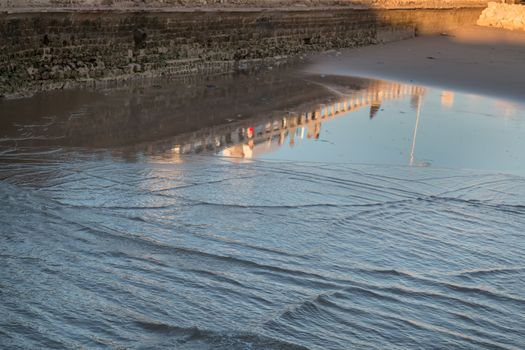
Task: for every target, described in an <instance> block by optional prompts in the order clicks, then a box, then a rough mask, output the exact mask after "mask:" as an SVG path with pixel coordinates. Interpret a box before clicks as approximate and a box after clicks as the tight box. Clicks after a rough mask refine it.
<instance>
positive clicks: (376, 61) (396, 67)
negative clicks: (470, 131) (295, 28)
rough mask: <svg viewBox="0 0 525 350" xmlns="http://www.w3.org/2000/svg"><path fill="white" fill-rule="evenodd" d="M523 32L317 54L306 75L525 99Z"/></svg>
mask: <svg viewBox="0 0 525 350" xmlns="http://www.w3.org/2000/svg"><path fill="white" fill-rule="evenodd" d="M524 45H525V32H515V31H509V30H504V29H497V28H487V27H464V28H460V29H457V30H454V31H451V32H450V33H443V35H439V36H428V37H416V38H413V39H407V40H403V41H398V42H392V43H386V44H382V45H375V46H369V47H363V48H357V49H353V50H340V51H339V52H338V54H336V55H333V54H331V55H326V54H325V55H322V54H321V55H318V56H316V57H314V59H313V60H312V62H311V63H310V65H309V66H308V67H307V68H306V69H305V70H304V71H305V72H307V73H309V74H321V75H341V76H355V77H363V78H370V79H383V80H395V81H399V82H403V83H409V84H416V85H425V86H429V87H437V88H443V89H450V90H454V91H458V92H465V93H473V94H479V95H485V96H492V97H498V98H503V99H507V100H512V101H515V102H523V101H525V84H524V81H523V77H522V75H520V74H519V72H523V71H525V60H524V59H523V58H524V57H525V56H524V55H525V50H524V49H523V47H524Z"/></svg>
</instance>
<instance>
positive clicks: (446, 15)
mask: <svg viewBox="0 0 525 350" xmlns="http://www.w3.org/2000/svg"><path fill="white" fill-rule="evenodd" d="M480 12H481V9H478V8H461V9H425V10H408V9H399V10H370V9H332V10H324V9H319V10H314V9H311V10H282V9H279V10H265V11H259V10H242V11H239V10H231V11H227V10H221V11H138V12H131V11H113V10H106V11H101V10H99V11H65V12H64V11H61V12H14V13H4V14H0V95H2V96H12V95H17V94H24V93H31V92H34V91H38V90H49V89H59V88H65V87H70V86H75V85H78V83H81V84H94V83H95V82H97V83H98V82H101V81H106V80H115V79H127V78H130V77H137V76H139V77H140V76H144V77H151V76H158V75H174V76H184V75H192V74H215V73H225V72H232V71H235V70H244V69H248V68H250V67H253V66H257V65H263V64H265V65H266V64H267V62H268V61H272V62H273V61H279V60H283V59H286V58H289V57H298V56H300V55H303V54H305V53H309V52H320V51H324V50H330V49H339V48H348V47H356V46H363V45H370V44H375V43H378V42H382V41H392V40H399V39H402V38H407V37H412V36H414V35H415V34H417V33H421V34H426V33H437V32H441V31H446V30H448V29H451V28H454V27H457V26H459V25H464V24H473V23H475V21H476V20H477V18H478V17H479V14H480Z"/></svg>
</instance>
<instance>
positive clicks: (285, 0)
mask: <svg viewBox="0 0 525 350" xmlns="http://www.w3.org/2000/svg"><path fill="white" fill-rule="evenodd" d="M486 4H487V1H486V0H0V8H2V7H3V8H55V9H56V8H88V9H94V8H113V9H124V8H144V9H152V8H174V7H186V8H187V7H207V8H209V7H219V8H246V7H248V8H253V7H258V8H277V7H278V8H285V7H308V8H311V7H323V6H330V7H332V6H339V7H360V8H458V7H485V6H486Z"/></svg>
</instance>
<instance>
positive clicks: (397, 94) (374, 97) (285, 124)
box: [175, 81, 425, 164]
mask: <svg viewBox="0 0 525 350" xmlns="http://www.w3.org/2000/svg"><path fill="white" fill-rule="evenodd" d="M424 93H425V88H423V87H417V86H410V85H403V84H398V83H389V82H379V81H376V82H373V83H371V84H370V85H369V86H368V87H367V88H366V89H365V90H362V91H355V92H351V93H348V94H344V95H342V96H340V97H339V98H338V99H337V101H336V102H334V103H332V104H322V105H319V106H317V107H316V108H314V109H312V110H311V111H305V112H301V113H287V114H286V115H284V116H282V117H279V118H276V119H270V120H268V121H265V122H262V123H261V124H258V125H254V126H249V127H239V128H238V129H235V130H232V131H230V132H228V134H226V135H210V136H209V137H207V140H214V141H215V142H211V143H207V144H206V147H205V148H206V149H209V150H214V151H215V152H218V149H220V148H221V147H225V146H226V148H225V149H224V150H222V152H221V154H222V155H224V156H232V157H243V158H252V157H258V156H260V155H261V154H265V153H268V152H271V151H273V150H275V149H276V148H277V147H279V146H282V145H283V144H284V142H285V139H286V138H289V145H290V146H291V147H293V146H295V145H296V142H298V141H301V140H303V139H304V137H306V138H307V139H316V140H317V139H319V137H320V135H321V126H322V124H323V123H324V122H326V121H330V120H333V119H335V118H339V117H343V116H347V115H348V113H352V112H356V111H359V110H360V109H361V108H364V107H368V106H369V107H370V118H373V117H374V116H375V115H376V114H377V112H378V111H379V109H380V106H381V103H382V102H383V101H388V100H392V99H401V98H403V97H405V96H411V97H412V98H416V99H417V101H418V102H417V103H418V109H419V101H420V98H421V96H422V95H423V94H424ZM418 115H419V112H418ZM418 119H419V116H418ZM416 127H417V126H416ZM212 132H213V131H212ZM237 135H239V137H238V138H236V137H235V136H237ZM228 140H235V141H237V142H238V143H237V144H234V145H232V146H228V142H227V141H228ZM235 141H233V142H234V143H235ZM204 142H205V141H204ZM202 143H203V141H202V140H198V141H197V145H198V148H197V149H201V145H202ZM413 146H414V145H413ZM175 149H177V150H180V151H181V152H183V153H184V152H185V151H186V152H187V153H191V152H192V151H193V150H195V149H196V147H195V146H194V144H189V145H182V146H181V145H177V146H175ZM411 164H412V159H411Z"/></svg>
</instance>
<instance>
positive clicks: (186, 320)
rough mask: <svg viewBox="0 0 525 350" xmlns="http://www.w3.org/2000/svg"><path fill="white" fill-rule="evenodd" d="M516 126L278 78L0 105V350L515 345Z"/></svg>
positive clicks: (485, 110)
mask: <svg viewBox="0 0 525 350" xmlns="http://www.w3.org/2000/svg"><path fill="white" fill-rule="evenodd" d="M524 110H525V108H524V107H523V105H522V104H520V103H519V102H514V101H509V100H505V99H501V98H488V97H483V96H478V95H472V94H467V93H462V92H457V91H454V90H443V89H438V88H431V87H427V86H416V85H410V84H408V85H407V84H405V83H399V82H395V81H379V80H369V79H365V78H353V77H350V76H335V75H322V74H303V73H300V72H298V71H297V70H295V69H288V68H286V69H282V70H281V69H272V70H271V71H268V70H266V71H262V72H259V73H258V74H250V75H232V76H224V77H214V78H209V79H200V78H199V79H193V78H192V79H182V80H181V79H168V80H152V81H147V82H141V83H140V84H137V83H133V84H130V85H129V84H125V85H116V86H113V87H112V88H108V89H101V90H90V89H84V90H70V91H57V92H52V93H45V94H40V95H35V96H34V97H32V98H30V99H20V100H8V101H0V111H1V112H2V118H1V120H0V123H1V124H0V130H1V131H0V133H1V135H0V265H1V266H2V268H1V269H0V296H1V298H2V303H1V304H0V315H1V317H0V347H5V348H9V349H11V348H12V349H28V348H75V347H87V348H93V347H99V348H130V349H133V348H145V349H147V348H160V349H163V348H165V349H170V348H180V349H246V348H256V349H259V348H261V349H325V348H331V349H348V348H359V347H366V348H370V349H381V348H391V349H406V348H418V347H432V346H434V347H438V348H448V347H454V348H462V349H479V348H484V349H493V348H500V349H518V348H520V347H521V344H523V342H524V341H525V339H524V336H523V334H525V328H524V326H523V325H524V324H525V319H524V317H523V315H525V295H524V293H523V291H524V290H525V285H524V281H525V279H524V278H523V277H524V274H525V270H524V265H523V262H524V261H525V255H524V251H525V243H524V242H525V237H524V232H525V230H524V228H525V192H524V189H525V177H524V175H525V169H524V168H523V164H525V161H523V157H525V155H524V154H523V152H522V151H521V150H523V146H524V143H525V139H524V138H523V130H525V114H524Z"/></svg>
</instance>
